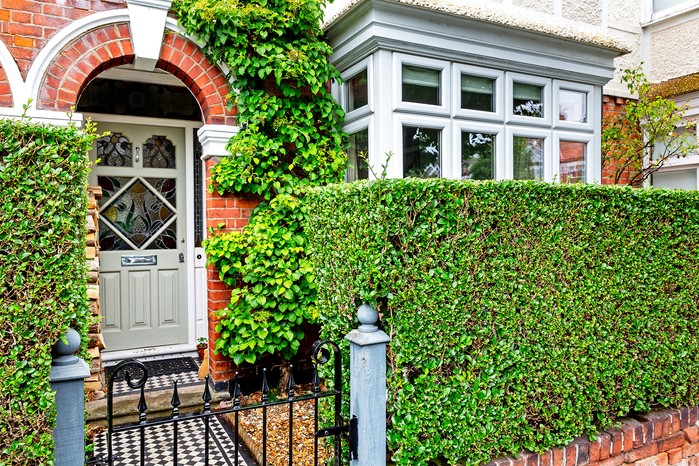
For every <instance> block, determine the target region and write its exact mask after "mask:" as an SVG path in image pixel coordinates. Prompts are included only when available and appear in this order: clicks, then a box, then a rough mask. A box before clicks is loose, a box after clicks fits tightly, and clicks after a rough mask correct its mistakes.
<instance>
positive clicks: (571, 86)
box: [552, 80, 595, 131]
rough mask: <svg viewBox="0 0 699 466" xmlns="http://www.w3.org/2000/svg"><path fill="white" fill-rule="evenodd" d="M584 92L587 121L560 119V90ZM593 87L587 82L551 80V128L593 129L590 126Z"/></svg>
mask: <svg viewBox="0 0 699 466" xmlns="http://www.w3.org/2000/svg"><path fill="white" fill-rule="evenodd" d="M561 90H564V91H572V92H584V93H585V94H586V101H585V105H586V106H587V110H586V111H587V122H586V123H580V122H576V121H566V120H561V119H560V112H559V109H560V108H561V100H560V97H561V96H560V91H561ZM594 91H595V87H594V86H591V85H589V84H580V83H574V82H570V81H558V80H554V81H553V110H552V112H554V114H553V128H554V129H558V128H561V129H575V130H581V131H593V129H594V128H593V126H592V120H593V115H592V109H593V98H592V96H593V95H594Z"/></svg>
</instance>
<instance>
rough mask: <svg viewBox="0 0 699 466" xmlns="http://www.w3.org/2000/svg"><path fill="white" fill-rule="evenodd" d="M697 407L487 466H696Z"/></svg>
mask: <svg viewBox="0 0 699 466" xmlns="http://www.w3.org/2000/svg"><path fill="white" fill-rule="evenodd" d="M698 419H699V407H693V408H680V409H665V410H659V411H653V412H651V413H649V414H647V415H643V416H635V417H634V418H623V419H621V420H620V425H619V427H616V428H611V429H607V430H606V431H604V432H602V433H600V434H599V435H597V437H596V438H595V440H594V441H590V440H589V439H588V438H587V437H586V436H585V437H580V438H577V439H575V440H574V441H573V442H571V443H570V444H569V445H567V446H565V447H561V448H554V449H553V450H550V451H547V452H546V453H544V454H541V455H539V454H537V453H522V454H520V455H519V456H518V457H517V458H512V457H506V458H499V459H497V460H495V461H492V462H490V463H488V466H583V465H590V466H620V465H634V466H669V465H678V466H699V427H698V426H697V425H696V424H697V420H698Z"/></svg>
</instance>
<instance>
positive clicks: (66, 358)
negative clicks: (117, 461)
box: [50, 329, 90, 466]
mask: <svg viewBox="0 0 699 466" xmlns="http://www.w3.org/2000/svg"><path fill="white" fill-rule="evenodd" d="M65 338H66V340H67V342H66V343H64V342H62V341H59V342H58V343H56V345H55V346H54V347H53V350H54V358H53V364H52V365H51V376H50V382H51V388H52V389H53V390H54V391H55V392H56V427H55V429H53V439H54V444H55V447H54V453H55V463H54V464H55V466H75V465H76V464H84V463H85V388H84V387H85V379H86V378H88V377H90V368H89V367H88V365H87V363H86V362H85V361H83V360H82V359H80V358H78V357H77V356H74V354H73V353H75V352H76V351H77V350H78V348H79V347H80V335H79V334H78V332H76V331H75V330H73V329H70V330H68V333H67V334H66V335H65Z"/></svg>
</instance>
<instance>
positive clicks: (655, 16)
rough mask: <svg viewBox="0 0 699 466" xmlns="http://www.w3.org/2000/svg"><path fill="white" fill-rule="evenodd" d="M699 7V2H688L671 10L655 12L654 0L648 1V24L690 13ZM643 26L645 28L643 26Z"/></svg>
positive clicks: (695, 0)
mask: <svg viewBox="0 0 699 466" xmlns="http://www.w3.org/2000/svg"><path fill="white" fill-rule="evenodd" d="M698 6H699V1H698V0H686V1H684V2H682V3H680V4H678V5H675V6H672V7H670V8H665V9H664V10H658V11H655V10H654V9H653V0H646V12H647V19H648V23H652V22H656V21H661V20H663V19H666V18H669V17H671V16H675V15H679V14H682V13H685V12H688V11H690V10H691V9H693V8H696V7H698ZM641 26H645V24H642V25H641Z"/></svg>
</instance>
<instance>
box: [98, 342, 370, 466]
mask: <svg viewBox="0 0 699 466" xmlns="http://www.w3.org/2000/svg"><path fill="white" fill-rule="evenodd" d="M328 348H330V349H328ZM330 350H332V352H333V356H334V357H333V363H334V367H333V382H334V386H333V389H332V390H321V385H322V384H321V381H320V378H319V376H318V369H319V366H322V365H324V364H326V363H327V362H328V361H330ZM312 361H313V376H312V382H311V386H312V393H308V394H303V395H297V394H296V392H295V389H296V388H297V387H296V383H295V380H294V374H293V367H291V366H290V368H289V372H290V376H289V382H288V384H287V386H286V398H284V399H276V400H270V399H269V393H270V389H269V385H268V383H267V371H266V369H264V370H263V372H262V374H263V375H262V389H261V402H259V403H255V404H249V405H245V406H242V405H241V397H242V393H241V390H240V384H239V382H238V377H237V375H236V377H234V378H233V379H231V380H230V383H229V392H230V402H231V403H232V406H231V407H229V408H223V409H221V408H218V409H214V410H212V409H211V401H212V399H213V397H212V395H211V392H210V389H209V376H208V375H207V376H206V382H205V387H204V391H203V394H202V400H203V406H202V409H201V412H199V413H196V414H180V412H179V406H180V398H179V394H178V389H177V382H174V384H173V392H172V401H171V405H172V413H171V415H170V416H169V417H167V418H162V419H153V420H149V419H147V416H146V411H147V410H148V407H147V405H146V398H145V389H146V382H147V380H148V371H147V369H146V366H145V365H144V364H143V363H142V362H140V361H138V360H135V359H129V360H125V361H122V362H120V363H119V364H118V365H117V366H116V367H115V369H114V370H113V371H112V372H111V373H110V375H109V381H108V387H109V391H108V394H107V432H106V436H107V445H106V447H107V448H106V449H107V451H106V454H104V455H101V456H98V457H96V458H94V459H93V460H92V461H90V462H89V463H90V464H98V465H106V466H113V465H114V464H115V462H117V461H118V460H119V458H120V456H121V454H122V453H123V452H120V451H117V450H118V449H117V448H116V447H115V446H114V442H113V438H114V435H115V434H120V433H124V432H128V431H137V433H138V442H137V444H138V448H139V450H140V451H139V453H138V457H139V458H140V461H139V464H140V465H141V466H145V465H146V456H147V450H146V437H147V435H148V432H146V429H147V428H149V432H152V428H154V427H157V428H171V430H172V434H171V435H172V441H171V445H172V449H171V451H172V458H168V460H167V463H163V464H172V465H177V464H180V462H181V459H180V458H178V439H179V437H180V435H182V433H183V432H182V430H181V429H183V428H186V423H185V421H189V420H193V419H199V420H201V422H203V424H204V439H203V446H202V447H201V452H197V456H198V458H199V459H201V460H203V461H204V464H205V465H207V466H208V465H209V460H210V447H209V444H210V438H211V429H210V422H211V418H212V417H213V416H221V415H224V414H230V415H231V416H230V417H232V425H231V427H232V429H233V431H234V435H233V437H234V438H233V443H234V451H233V457H234V464H235V466H239V463H238V461H239V455H238V450H239V448H240V443H239V442H240V440H239V437H238V429H239V416H240V415H241V413H243V412H245V411H251V410H260V411H261V414H262V442H261V443H262V448H261V449H262V452H261V463H262V464H261V465H260V466H267V453H268V447H272V448H274V445H271V446H270V445H268V441H267V440H268V439H267V414H268V410H269V409H270V408H272V407H274V406H279V405H287V406H288V413H289V418H288V423H289V424H288V427H289V433H288V435H289V437H288V463H287V464H288V465H289V466H291V465H293V464H294V462H295V460H298V459H300V458H296V457H294V452H293V439H294V415H293V412H294V405H295V404H296V403H302V402H312V404H313V413H314V414H313V416H314V439H313V444H314V445H313V465H314V466H318V465H320V464H325V463H321V461H323V460H324V459H323V458H319V441H321V439H323V438H325V437H334V441H333V442H332V449H333V452H332V458H330V459H331V461H333V463H332V464H333V465H334V466H340V465H341V464H343V461H342V439H343V438H346V437H349V438H350V442H349V443H350V448H349V454H350V459H352V458H356V423H357V419H356V417H355V418H353V419H352V420H351V422H350V423H349V424H348V425H346V424H345V423H344V420H343V417H342V413H341V407H342V358H341V356H340V350H339V348H338V346H337V345H336V344H335V343H333V342H330V341H317V342H316V343H314V344H313V349H312ZM129 370H131V371H132V372H129ZM122 372H124V374H125V379H126V382H127V384H128V386H129V387H130V388H131V389H134V390H136V389H138V390H140V400H139V403H138V406H137V410H138V416H139V421H138V423H134V424H128V425H122V426H114V425H113V396H114V394H113V391H112V390H113V385H114V379H115V377H117V374H119V373H122ZM134 373H136V374H137V376H136V377H134ZM323 398H330V399H331V401H332V412H333V413H334V425H332V426H327V427H320V426H319V423H320V419H319V417H320V415H319V404H320V400H321V399H323ZM331 414H332V413H331ZM129 453H130V454H131V456H133V452H129ZM199 455H200V456H199ZM304 459H305V458H304ZM170 460H171V461H170ZM345 463H346V462H345Z"/></svg>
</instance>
